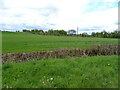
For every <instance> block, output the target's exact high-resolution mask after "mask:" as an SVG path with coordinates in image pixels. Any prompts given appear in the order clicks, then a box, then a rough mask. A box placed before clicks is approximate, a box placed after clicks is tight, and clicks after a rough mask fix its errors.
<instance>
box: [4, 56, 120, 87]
mask: <svg viewBox="0 0 120 90" xmlns="http://www.w3.org/2000/svg"><path fill="white" fill-rule="evenodd" d="M2 69H3V72H2V82H3V83H2V85H3V88H118V56H117V55H112V56H93V57H87V58H71V59H48V60H42V61H41V60H40V61H36V60H35V61H29V62H21V63H6V64H3V68H2Z"/></svg>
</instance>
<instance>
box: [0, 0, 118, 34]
mask: <svg viewBox="0 0 120 90" xmlns="http://www.w3.org/2000/svg"><path fill="white" fill-rule="evenodd" d="M77 27H78V28H79V33H83V32H87V33H91V32H100V31H103V30H106V31H109V32H111V31H114V30H116V29H117V28H118V0H0V30H8V31H16V30H21V31H22V30H23V29H30V30H31V29H42V30H49V29H54V30H56V29H58V30H61V29H63V30H65V31H68V30H70V29H75V30H76V29H77Z"/></svg>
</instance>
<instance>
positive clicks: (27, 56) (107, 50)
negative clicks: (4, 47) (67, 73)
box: [2, 44, 120, 63]
mask: <svg viewBox="0 0 120 90" xmlns="http://www.w3.org/2000/svg"><path fill="white" fill-rule="evenodd" d="M117 54H120V52H118V45H113V44H106V45H98V46H96V47H95V48H91V49H58V50H53V51H39V52H29V53H7V54H2V62H3V63H5V62H22V61H29V60H41V59H48V58H70V57H86V56H100V55H117Z"/></svg>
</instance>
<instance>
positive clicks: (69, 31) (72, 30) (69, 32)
mask: <svg viewBox="0 0 120 90" xmlns="http://www.w3.org/2000/svg"><path fill="white" fill-rule="evenodd" d="M68 34H76V31H75V30H74V29H71V30H68Z"/></svg>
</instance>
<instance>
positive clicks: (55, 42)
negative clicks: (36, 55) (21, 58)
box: [2, 32, 118, 53]
mask: <svg viewBox="0 0 120 90" xmlns="http://www.w3.org/2000/svg"><path fill="white" fill-rule="evenodd" d="M117 43H118V39H113V38H93V37H72V36H48V35H47V36H45V35H37V34H31V33H25V32H24V33H23V32H3V33H2V53H16V52H33V51H47V50H54V49H59V48H90V47H93V45H98V44H117Z"/></svg>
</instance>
